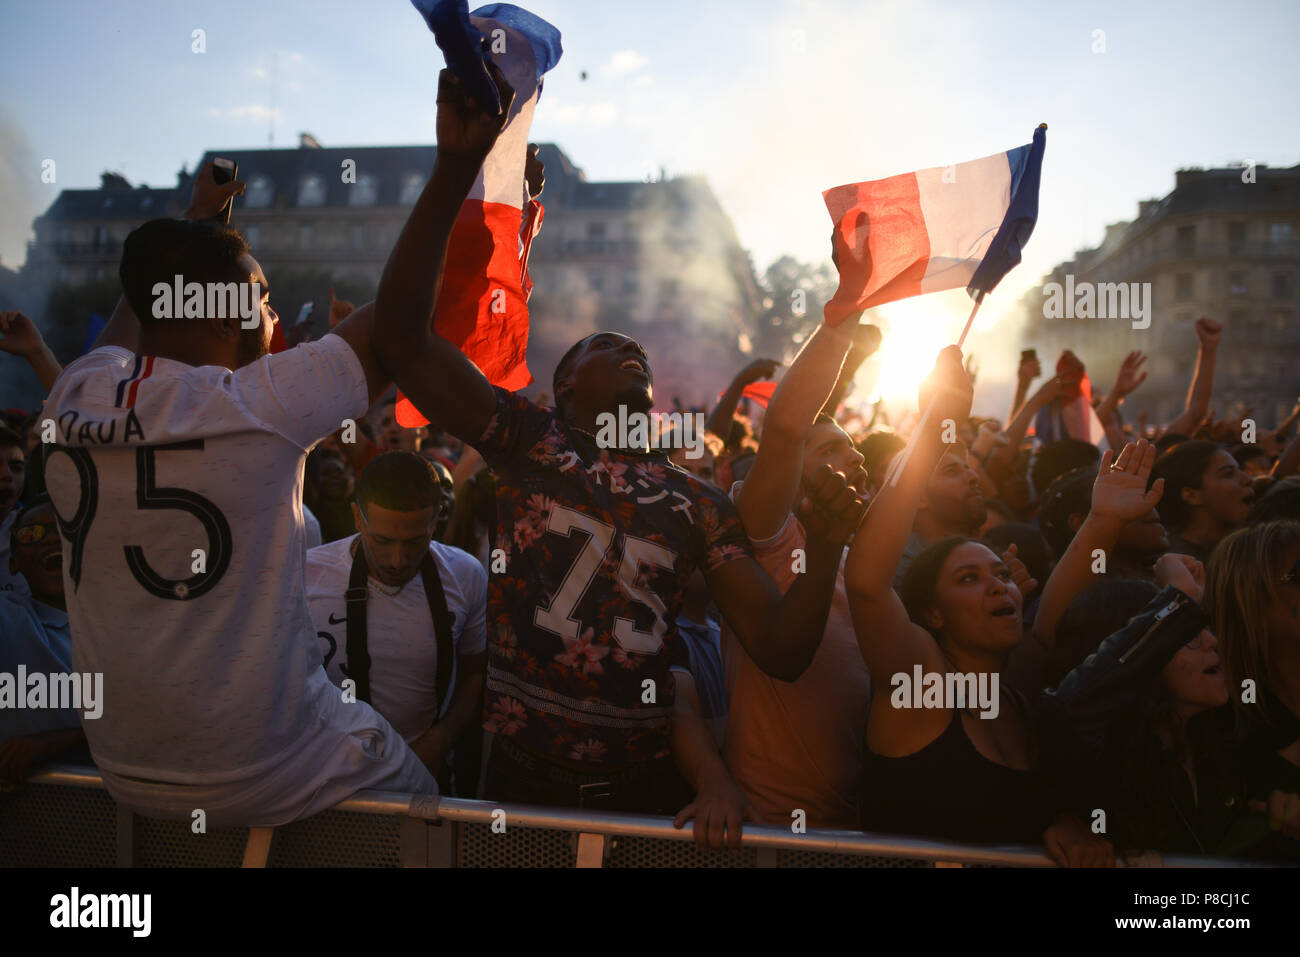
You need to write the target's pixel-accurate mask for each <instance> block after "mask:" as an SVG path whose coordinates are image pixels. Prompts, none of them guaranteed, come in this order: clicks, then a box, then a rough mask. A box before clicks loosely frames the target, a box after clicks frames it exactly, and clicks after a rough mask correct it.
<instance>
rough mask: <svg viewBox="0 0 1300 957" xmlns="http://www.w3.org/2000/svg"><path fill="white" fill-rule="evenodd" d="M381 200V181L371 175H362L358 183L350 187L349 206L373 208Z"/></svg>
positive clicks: (358, 178)
mask: <svg viewBox="0 0 1300 957" xmlns="http://www.w3.org/2000/svg"><path fill="white" fill-rule="evenodd" d="M378 198H379V180H377V179H375V178H374V177H373V176H371V175H370V174H369V173H362V174H361V175H360V176H358V177H357V181H356V182H355V183H353V184H352V185H351V186H349V187H348V205H349V206H373V205H375V202H376V200H377V199H378Z"/></svg>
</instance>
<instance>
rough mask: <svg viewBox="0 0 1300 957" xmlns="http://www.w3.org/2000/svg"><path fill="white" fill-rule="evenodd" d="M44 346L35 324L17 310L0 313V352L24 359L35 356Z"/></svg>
mask: <svg viewBox="0 0 1300 957" xmlns="http://www.w3.org/2000/svg"><path fill="white" fill-rule="evenodd" d="M44 345H45V340H44V339H42V338H41V332H40V330H39V329H37V328H36V323H34V322H32V321H31V320H30V319H28V318H27V317H26V316H25V315H23V314H22V313H21V312H18V311H17V310H10V311H8V312H0V350H4V351H5V352H8V353H9V354H10V355H15V356H23V357H26V356H33V355H36V354H37V353H38V352H40V351H41V348H42V347H43V346H44Z"/></svg>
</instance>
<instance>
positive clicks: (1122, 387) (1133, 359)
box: [1114, 351, 1147, 398]
mask: <svg viewBox="0 0 1300 957" xmlns="http://www.w3.org/2000/svg"><path fill="white" fill-rule="evenodd" d="M1146 361H1147V357H1146V354H1145V353H1142V352H1137V351H1133V352H1130V353H1129V354H1128V355H1127V356H1125V357H1124V362H1123V363H1122V364H1121V365H1120V367H1119V374H1118V375H1116V376H1115V390H1114V391H1115V392H1116V393H1117V394H1118V395H1119V396H1120V398H1123V397H1124V396H1126V395H1128V394H1129V393H1130V392H1132V391H1133V390H1134V389H1136V388H1137V387H1138V386H1140V385H1141V384H1142V383H1143V382H1145V381H1146V378H1147V374H1146V373H1145V372H1143V373H1142V374H1141V375H1140V376H1139V375H1138V372H1139V371H1140V370H1141V368H1142V364H1143V363H1144V362H1146Z"/></svg>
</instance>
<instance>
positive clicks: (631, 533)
mask: <svg viewBox="0 0 1300 957" xmlns="http://www.w3.org/2000/svg"><path fill="white" fill-rule="evenodd" d="M496 394H497V407H496V413H495V414H494V415H493V417H492V419H491V421H490V422H489V423H488V426H487V429H486V431H485V432H484V433H483V436H482V437H481V438H480V439H479V441H477V442H473V443H471V444H472V445H473V446H474V447H475V448H476V449H477V450H478V451H479V453H480V454H481V455H482V456H483V458H484V459H485V460H486V461H487V463H488V464H489V465H490V466H491V467H492V469H493V471H494V472H496V474H497V477H498V492H497V537H496V542H495V545H496V549H498V551H496V552H494V553H493V556H492V558H493V561H492V562H491V564H492V576H491V580H490V583H489V585H488V624H487V631H488V668H487V696H486V699H485V702H484V723H483V726H484V728H485V729H486V730H488V731H492V732H495V733H497V734H504V735H509V736H511V738H512V739H513V740H514V741H515V742H516V743H517V744H518V745H519V746H521V747H523V748H525V749H527V750H529V751H532V752H533V753H535V754H538V755H541V756H542V757H551V758H555V759H559V760H561V761H564V762H582V763H588V762H589V763H590V764H592V765H593V767H601V766H603V767H611V768H613V767H622V766H625V765H628V764H633V763H637V762H641V761H648V760H652V759H655V758H660V757H664V756H666V755H667V754H668V752H669V730H670V722H671V715H672V707H673V699H674V685H673V678H672V675H671V673H670V670H669V669H670V668H671V667H674V666H677V667H686V665H687V661H688V657H687V652H686V648H685V645H684V644H683V642H682V640H681V638H680V637H679V635H678V634H677V629H676V627H675V625H674V622H675V621H676V619H677V615H678V613H679V611H680V610H681V606H682V597H683V592H684V590H685V586H686V582H687V580H688V579H689V578H690V576H691V574H692V573H693V572H694V571H695V569H697V568H699V569H700V570H702V571H703V572H705V574H708V573H709V572H711V571H713V570H714V569H717V568H719V567H721V566H722V565H725V564H726V563H727V562H730V561H735V560H736V559H739V558H752V557H753V556H752V552H751V551H750V547H749V541H748V538H747V537H746V535H745V531H744V528H743V527H742V525H741V523H740V517H739V515H738V514H737V513H736V510H735V506H733V505H732V503H731V501H730V499H728V498H727V496H726V494H725V493H724V492H723V491H722V490H721V489H719V488H716V487H715V486H712V485H709V484H707V483H704V482H702V481H700V480H699V479H697V478H696V477H695V476H694V475H692V474H690V473H689V472H686V471H685V470H683V469H680V468H677V467H676V466H674V465H672V464H671V463H669V461H668V459H667V457H666V455H664V454H663V453H660V452H652V453H648V454H638V453H635V452H626V451H623V450H619V449H600V448H598V447H597V446H596V442H595V440H594V439H593V438H592V437H590V436H589V435H587V434H586V433H584V432H582V431H579V430H577V429H570V428H568V427H567V426H566V425H565V424H564V423H563V422H561V421H560V419H559V418H558V417H557V416H556V414H555V412H554V411H552V410H550V409H543V408H540V407H538V406H536V405H533V404H532V403H531V402H529V401H528V400H527V399H525V398H523V397H522V396H519V395H516V394H514V393H512V392H508V391H506V390H504V389H500V388H497V389H496ZM502 553H504V555H503V554H502ZM503 558H504V568H505V571H504V572H498V571H497V569H499V568H501V567H502V559H503Z"/></svg>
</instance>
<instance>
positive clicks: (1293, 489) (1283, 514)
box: [1246, 475, 1300, 525]
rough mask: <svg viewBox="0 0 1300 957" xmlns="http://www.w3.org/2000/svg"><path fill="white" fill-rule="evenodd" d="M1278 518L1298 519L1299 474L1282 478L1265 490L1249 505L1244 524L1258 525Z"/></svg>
mask: <svg viewBox="0 0 1300 957" xmlns="http://www.w3.org/2000/svg"><path fill="white" fill-rule="evenodd" d="M1279 519H1292V520H1300V475H1292V476H1289V477H1287V478H1284V479H1282V481H1280V482H1277V483H1275V484H1274V485H1273V487H1272V488H1270V489H1269V490H1268V491H1267V492H1265V493H1264V494H1263V495H1262V496H1261V497H1260V499H1259V501H1257V502H1256V503H1255V504H1254V505H1252V506H1251V509H1250V514H1249V515H1248V516H1247V517H1246V524H1247V525H1260V524H1262V523H1264V522H1276V521H1278V520H1279Z"/></svg>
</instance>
